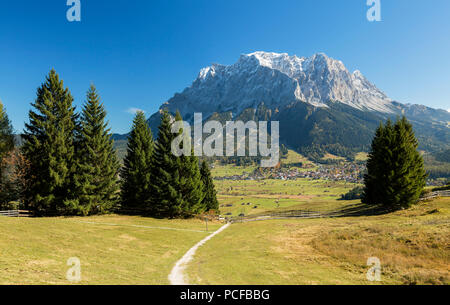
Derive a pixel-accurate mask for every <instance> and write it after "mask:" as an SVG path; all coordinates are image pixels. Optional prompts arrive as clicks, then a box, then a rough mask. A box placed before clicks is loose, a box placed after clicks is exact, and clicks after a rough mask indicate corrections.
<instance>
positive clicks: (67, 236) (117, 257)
mask: <svg viewBox="0 0 450 305" xmlns="http://www.w3.org/2000/svg"><path fill="white" fill-rule="evenodd" d="M219 226H220V224H214V223H213V224H211V223H210V224H209V230H210V231H212V230H215V229H217V228H218V227H219ZM160 228H161V229H160ZM175 229H181V230H175ZM205 229H206V228H205V223H204V222H202V221H200V220H157V219H151V218H142V217H130V216H116V215H110V216H96V217H85V218H80V217H74V218H62V217H57V218H7V217H1V218H0V284H33V285H34V284H70V282H68V281H67V279H66V272H67V270H68V269H69V268H70V267H69V266H67V265H66V263H67V260H68V259H69V258H70V257H77V258H79V259H80V261H81V279H82V281H81V282H80V283H79V284H137V285H140V284H168V283H169V282H168V279H167V276H168V274H169V273H170V270H171V269H172V267H173V265H174V264H175V262H176V261H177V260H179V259H180V258H181V257H182V256H183V255H184V253H185V252H186V251H187V250H188V249H189V248H191V247H192V246H193V245H194V244H195V243H197V242H198V241H200V240H201V239H203V238H204V237H206V236H207V235H208V234H209V233H208V232H205Z"/></svg>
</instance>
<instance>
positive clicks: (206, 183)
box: [200, 161, 219, 211]
mask: <svg viewBox="0 0 450 305" xmlns="http://www.w3.org/2000/svg"><path fill="white" fill-rule="evenodd" d="M200 173H201V176H202V181H203V195H204V198H203V201H202V203H203V206H204V207H205V208H206V210H207V211H210V210H219V201H217V192H216V190H215V188H214V182H213V179H212V176H211V171H210V170H209V166H208V163H207V162H206V161H203V162H202V166H201V168H200Z"/></svg>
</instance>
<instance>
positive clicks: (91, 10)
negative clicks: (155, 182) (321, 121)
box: [0, 0, 450, 133]
mask: <svg viewBox="0 0 450 305" xmlns="http://www.w3.org/2000/svg"><path fill="white" fill-rule="evenodd" d="M68 9H69V7H68V6H67V5H66V0H46V1H38V0H25V1H4V0H2V1H1V2H0V99H1V100H2V101H3V103H4V104H5V106H6V108H7V111H8V114H9V116H10V119H11V120H12V121H13V125H14V127H15V129H16V130H17V131H22V130H23V124H24V122H25V121H26V120H28V118H27V114H28V111H29V110H30V102H32V101H33V100H34V99H35V96H36V88H37V87H38V86H39V85H40V84H41V83H42V81H43V80H44V78H45V75H46V74H47V73H48V72H49V70H50V69H51V68H52V67H53V68H55V69H56V71H57V72H58V73H59V74H60V76H61V77H62V78H63V79H64V82H65V85H66V86H68V87H69V89H70V90H71V92H72V95H73V96H74V98H75V102H76V104H77V105H78V106H79V105H81V104H82V103H83V102H84V100H85V92H86V91H87V89H88V88H89V85H90V83H91V82H93V83H94V84H95V85H96V86H97V89H98V90H99V92H100V95H101V97H102V100H103V102H104V103H105V105H106V108H107V110H108V117H109V120H110V123H111V127H112V129H113V131H114V132H117V133H125V132H128V130H129V128H130V124H131V121H132V118H133V115H132V114H131V113H129V112H132V111H129V110H130V109H132V108H136V109H143V110H145V111H146V113H147V114H148V115H150V114H152V113H153V112H155V111H156V110H157V109H158V107H159V106H160V105H161V103H163V102H164V101H166V100H168V99H169V98H170V97H172V96H173V94H174V93H176V92H179V91H182V90H183V89H184V88H185V87H187V86H189V85H190V84H191V82H192V81H193V80H194V79H195V78H196V77H197V74H198V72H199V70H200V69H201V68H202V67H205V66H208V65H210V64H212V63H221V64H232V63H234V62H235V61H236V60H237V59H238V58H239V56H240V54H243V53H250V52H253V51H272V52H287V53H289V54H296V55H298V56H310V55H312V54H314V53H317V52H324V53H326V54H327V55H328V56H330V57H333V58H336V59H339V60H342V61H343V62H344V64H345V65H346V66H347V68H348V69H349V70H351V71H353V70H355V69H359V70H361V72H362V73H363V74H364V75H365V76H366V77H367V78H368V79H369V80H370V81H372V82H373V83H375V85H377V86H378V87H379V88H380V89H381V90H383V91H385V92H386V93H387V94H388V95H389V96H390V97H391V98H393V99H396V100H398V101H401V102H405V103H406V102H409V103H417V104H424V105H427V106H431V107H434V108H441V109H449V108H450V73H449V71H450V1H448V0H433V1H425V0H415V1H410V0H381V18H382V21H381V22H369V21H368V20H367V18H366V12H367V10H368V9H369V7H368V6H367V5H366V0H344V1H336V0H291V1H284V0H277V1H266V0H258V1H254V0H183V1H181V0H176V1H174V0H161V1H151V0H142V1H133V0H109V1H106V0H81V22H72V23H70V22H68V21H67V18H66V11H67V10H68Z"/></svg>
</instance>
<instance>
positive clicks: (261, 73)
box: [164, 52, 394, 116]
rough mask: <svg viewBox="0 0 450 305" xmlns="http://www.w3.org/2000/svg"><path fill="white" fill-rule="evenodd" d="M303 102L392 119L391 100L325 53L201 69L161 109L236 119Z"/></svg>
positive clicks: (264, 56)
mask: <svg viewBox="0 0 450 305" xmlns="http://www.w3.org/2000/svg"><path fill="white" fill-rule="evenodd" d="M296 101H302V102H305V103H309V104H311V105H314V106H317V107H328V104H329V103H331V102H340V103H344V104H347V105H349V106H351V107H354V108H357V109H360V110H368V111H379V112H385V113H392V112H393V111H394V110H393V109H392V105H391V99H389V98H388V97H387V96H386V95H385V94H384V93H383V92H382V91H381V90H379V89H378V88H377V87H376V86H375V85H373V84H372V83H370V82H369V81H368V80H367V79H366V78H365V77H364V76H363V75H362V73H361V72H359V71H355V72H353V73H350V72H349V71H348V70H347V69H346V67H345V66H344V64H343V63H342V62H341V61H339V60H335V59H332V58H330V57H327V56H326V55H325V54H323V53H319V54H315V55H313V56H311V57H309V58H305V57H297V56H295V55H294V56H289V55H288V54H286V53H282V54H278V53H268V52H255V53H251V54H246V55H241V57H240V58H239V60H238V61H237V62H236V63H235V64H233V65H230V66H224V65H218V64H214V65H212V66H210V67H206V68H203V69H202V70H201V71H200V73H199V75H198V77H197V79H196V80H195V81H194V82H193V84H192V86H190V87H189V88H186V89H185V90H184V91H183V92H182V93H181V94H176V95H175V96H174V97H173V98H172V99H170V100H169V101H168V102H167V103H166V104H165V105H164V106H165V107H168V108H169V109H170V110H175V109H179V110H180V112H181V113H182V114H187V112H192V110H193V109H196V111H201V112H203V113H204V116H205V115H206V116H207V115H209V114H212V113H214V112H216V111H218V110H220V111H231V112H232V113H233V114H235V115H239V113H240V112H241V111H242V110H244V109H247V108H249V107H254V108H256V107H257V106H258V105H259V104H260V103H261V102H263V103H264V104H265V105H266V106H267V107H269V108H271V109H276V108H279V107H283V106H285V105H287V104H289V103H292V102H296Z"/></svg>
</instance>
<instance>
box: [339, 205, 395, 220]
mask: <svg viewBox="0 0 450 305" xmlns="http://www.w3.org/2000/svg"><path fill="white" fill-rule="evenodd" d="M392 212H394V210H393V209H390V208H388V207H386V206H383V205H368V204H364V203H358V204H352V205H348V206H345V207H343V208H341V209H339V210H337V211H335V212H332V213H330V216H333V217H359V216H377V215H384V214H389V213H392Z"/></svg>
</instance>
